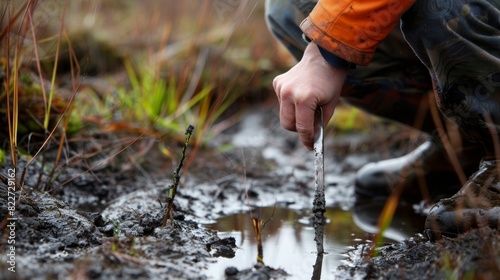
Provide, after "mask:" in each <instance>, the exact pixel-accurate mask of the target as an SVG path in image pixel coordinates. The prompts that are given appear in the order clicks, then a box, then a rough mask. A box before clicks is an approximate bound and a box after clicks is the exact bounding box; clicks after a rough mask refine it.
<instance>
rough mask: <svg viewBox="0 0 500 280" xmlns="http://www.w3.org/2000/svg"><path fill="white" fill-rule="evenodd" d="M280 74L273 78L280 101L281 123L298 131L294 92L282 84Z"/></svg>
mask: <svg viewBox="0 0 500 280" xmlns="http://www.w3.org/2000/svg"><path fill="white" fill-rule="evenodd" d="M282 76H283V75H279V76H277V77H276V78H274V80H273V87H274V91H275V92H276V96H277V97H278V101H279V103H280V125H281V127H283V128H284V129H286V130H290V131H296V129H295V102H294V98H293V97H294V96H293V93H292V92H291V91H289V90H286V88H285V87H283V86H282V84H281V78H282Z"/></svg>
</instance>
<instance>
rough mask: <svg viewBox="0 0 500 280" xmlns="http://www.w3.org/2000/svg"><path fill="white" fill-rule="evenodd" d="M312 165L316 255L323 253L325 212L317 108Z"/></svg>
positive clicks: (320, 119) (320, 112) (320, 115)
mask: <svg viewBox="0 0 500 280" xmlns="http://www.w3.org/2000/svg"><path fill="white" fill-rule="evenodd" d="M314 126H315V127H314V130H315V132H316V135H315V139H314V164H315V180H314V184H315V189H316V191H315V193H314V201H313V208H312V212H313V226H314V241H316V248H317V251H318V252H317V253H318V254H323V253H324V252H325V250H324V248H323V238H324V237H323V235H324V234H323V232H324V231H323V220H324V219H323V215H324V213H325V211H326V200H325V184H324V180H325V177H324V164H325V162H324V158H323V155H324V133H323V110H322V109H321V108H318V109H317V110H316V112H315V114H314Z"/></svg>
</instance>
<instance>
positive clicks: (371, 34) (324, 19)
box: [300, 0, 415, 65]
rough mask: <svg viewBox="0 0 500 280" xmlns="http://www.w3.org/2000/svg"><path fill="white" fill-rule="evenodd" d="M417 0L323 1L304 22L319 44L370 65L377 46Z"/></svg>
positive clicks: (304, 28) (350, 60) (353, 61)
mask: <svg viewBox="0 0 500 280" xmlns="http://www.w3.org/2000/svg"><path fill="white" fill-rule="evenodd" d="M414 2H415V0H350V1H349V0H319V1H318V4H317V5H316V7H315V8H314V9H313V11H312V12H311V13H310V14H309V16H308V17H307V18H306V19H305V20H304V21H303V22H302V23H301V25H300V26H301V29H302V31H303V32H304V33H305V34H306V35H307V37H309V38H310V39H311V40H312V41H314V42H315V43H316V44H318V45H319V46H321V47H322V48H324V49H326V50H328V51H329V52H331V53H333V54H335V55H337V56H338V57H341V58H343V59H345V60H347V61H349V62H352V63H355V64H358V65H367V64H368V63H369V62H370V60H371V59H372V57H373V53H374V52H375V48H376V47H377V46H378V45H379V44H380V42H381V41H382V40H383V39H384V38H385V37H386V36H387V34H389V33H390V32H391V30H392V29H393V28H394V27H395V26H396V25H397V24H398V23H399V20H400V18H401V15H402V14H403V13H404V12H405V11H406V10H408V8H410V7H411V6H412V5H413V3H414Z"/></svg>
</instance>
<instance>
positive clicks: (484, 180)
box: [424, 158, 500, 240]
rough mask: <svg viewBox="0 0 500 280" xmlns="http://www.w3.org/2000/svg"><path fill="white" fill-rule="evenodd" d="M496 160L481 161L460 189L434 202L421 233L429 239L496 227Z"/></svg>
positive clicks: (499, 187) (499, 204)
mask: <svg viewBox="0 0 500 280" xmlns="http://www.w3.org/2000/svg"><path fill="white" fill-rule="evenodd" d="M498 164H500V161H499V160H496V159H495V158H488V159H484V160H482V161H481V164H480V166H479V170H478V171H477V172H476V173H474V174H473V175H472V176H471V177H470V178H469V180H468V181H467V183H466V184H465V185H464V187H463V188H462V189H460V191H459V192H458V193H456V194H455V195H453V196H452V197H451V198H446V199H442V200H440V201H439V202H438V203H436V204H435V205H434V206H433V207H432V208H431V210H430V211H429V214H428V216H427V219H426V221H425V231H424V232H425V234H426V235H427V237H428V238H429V239H430V240H439V239H441V238H442V237H443V236H447V237H455V236H456V235H458V234H460V233H463V232H466V231H469V230H471V229H475V228H483V227H490V228H492V229H498V228H499V226H500V182H499V178H498V176H499V172H498V170H497V168H498V166H497V165H498Z"/></svg>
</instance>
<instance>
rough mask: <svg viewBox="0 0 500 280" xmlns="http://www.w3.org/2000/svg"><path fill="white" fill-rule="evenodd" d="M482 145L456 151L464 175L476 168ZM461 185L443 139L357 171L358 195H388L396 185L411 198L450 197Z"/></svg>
mask: <svg viewBox="0 0 500 280" xmlns="http://www.w3.org/2000/svg"><path fill="white" fill-rule="evenodd" d="M482 150H483V149H482V147H481V146H479V145H477V144H475V143H471V144H470V145H469V146H468V147H464V148H463V149H462V150H461V151H459V153H458V154H457V155H458V157H459V160H460V163H461V166H462V169H463V171H464V174H465V176H466V177H465V178H467V177H468V176H470V174H472V173H473V172H474V171H476V170H477V166H478V164H479V161H480V160H481V158H482V157H483V152H482ZM460 187H461V183H460V180H459V177H458V175H457V172H456V171H455V170H454V168H453V167H452V165H451V163H450V161H449V160H448V155H447V153H446V150H445V148H444V146H443V145H442V144H441V142H439V141H436V140H433V139H431V140H428V141H426V142H424V143H423V144H421V145H420V146H419V147H418V148H417V149H415V150H414V151H412V152H411V153H409V154H407V155H405V156H403V157H399V158H394V159H389V160H383V161H379V162H374V163H369V164H367V165H365V166H364V167H362V168H361V169H360V170H359V171H358V172H357V174H356V178H355V191H356V194H357V195H358V197H361V198H369V197H388V196H389V195H390V194H391V193H392V192H393V191H394V190H395V189H396V188H401V191H402V196H403V197H404V198H407V199H410V200H420V199H422V198H425V199H431V200H434V199H437V198H443V197H449V196H451V195H452V194H454V193H456V192H457V191H458V190H459V189H460Z"/></svg>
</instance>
